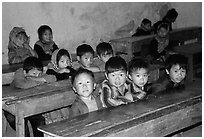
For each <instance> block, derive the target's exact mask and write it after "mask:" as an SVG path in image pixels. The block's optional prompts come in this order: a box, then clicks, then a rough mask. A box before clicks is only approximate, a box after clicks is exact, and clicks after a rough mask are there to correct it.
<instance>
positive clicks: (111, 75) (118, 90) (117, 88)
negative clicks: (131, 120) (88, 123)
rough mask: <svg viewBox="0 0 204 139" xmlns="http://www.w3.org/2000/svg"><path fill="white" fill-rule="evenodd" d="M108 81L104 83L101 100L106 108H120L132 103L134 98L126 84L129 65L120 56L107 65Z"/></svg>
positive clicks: (111, 59) (109, 61)
mask: <svg viewBox="0 0 204 139" xmlns="http://www.w3.org/2000/svg"><path fill="white" fill-rule="evenodd" d="M105 76H106V78H107V79H106V80H104V81H103V82H102V89H101V100H102V103H103V106H104V107H111V106H118V105H121V104H127V103H128V102H132V101H133V98H132V95H131V93H130V92H129V90H128V85H127V84H126V78H127V64H126V62H125V60H124V59H122V58H121V57H119V56H115V57H111V58H110V59H109V60H108V61H107V62H106V64H105Z"/></svg>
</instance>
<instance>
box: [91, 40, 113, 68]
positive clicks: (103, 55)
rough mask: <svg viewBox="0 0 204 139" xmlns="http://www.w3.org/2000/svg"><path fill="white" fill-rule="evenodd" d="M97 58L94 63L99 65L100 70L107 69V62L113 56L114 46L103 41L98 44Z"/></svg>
mask: <svg viewBox="0 0 204 139" xmlns="http://www.w3.org/2000/svg"><path fill="white" fill-rule="evenodd" d="M96 52H97V55H98V57H97V59H94V64H93V65H96V66H97V67H99V69H100V71H105V63H106V62H107V61H108V60H109V58H111V57H112V56H113V49H112V46H111V45H110V44H109V43H107V42H101V43H99V44H98V45H97V46H96Z"/></svg>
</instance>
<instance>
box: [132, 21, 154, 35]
mask: <svg viewBox="0 0 204 139" xmlns="http://www.w3.org/2000/svg"><path fill="white" fill-rule="evenodd" d="M151 24H152V22H151V21H150V20H149V19H147V18H144V19H143V20H142V23H141V25H140V27H138V28H137V30H136V32H135V34H133V35H132V37H134V36H145V35H151V34H153V32H152V29H151V26H152V25H151Z"/></svg>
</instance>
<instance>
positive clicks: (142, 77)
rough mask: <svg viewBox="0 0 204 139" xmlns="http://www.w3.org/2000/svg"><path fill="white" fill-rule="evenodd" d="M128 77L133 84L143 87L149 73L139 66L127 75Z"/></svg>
mask: <svg viewBox="0 0 204 139" xmlns="http://www.w3.org/2000/svg"><path fill="white" fill-rule="evenodd" d="M129 77H130V79H131V80H132V81H133V83H134V84H135V85H137V86H139V87H143V86H144V85H145V84H146V83H147V81H148V77H149V74H148V72H147V69H144V68H140V69H137V70H136V71H133V72H132V73H131V74H130V75H129Z"/></svg>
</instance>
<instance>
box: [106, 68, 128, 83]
mask: <svg viewBox="0 0 204 139" xmlns="http://www.w3.org/2000/svg"><path fill="white" fill-rule="evenodd" d="M126 76H127V73H126V72H125V71H120V70H119V71H115V72H112V73H108V74H106V78H107V79H108V81H109V83H110V84H111V85H113V86H115V87H120V86H122V85H124V84H125V82H126Z"/></svg>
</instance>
